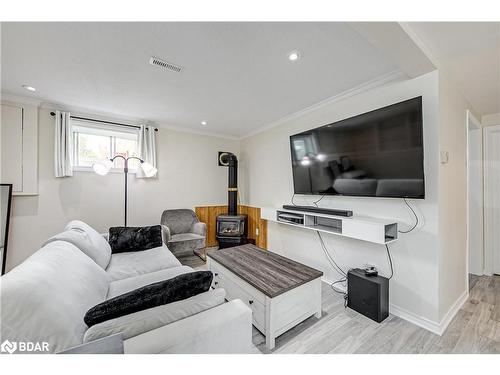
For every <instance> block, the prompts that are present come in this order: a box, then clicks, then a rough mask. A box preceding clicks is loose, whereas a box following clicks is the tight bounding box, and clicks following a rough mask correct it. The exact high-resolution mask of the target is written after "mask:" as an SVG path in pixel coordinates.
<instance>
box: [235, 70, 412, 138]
mask: <svg viewBox="0 0 500 375" xmlns="http://www.w3.org/2000/svg"><path fill="white" fill-rule="evenodd" d="M406 78H408V77H407V76H406V74H404V73H403V72H401V71H400V70H393V71H391V72H389V73H387V74H384V75H382V76H379V77H377V78H375V79H372V80H370V81H367V82H364V83H362V84H360V85H358V86H355V87H353V88H351V89H348V90H345V91H343V92H341V93H339V94H337V95H334V96H331V97H329V98H327V99H324V100H322V101H320V102H318V103H316V104H313V105H311V106H309V107H306V108H304V109H301V110H300V111H297V112H293V113H291V114H289V115H286V116H285V117H282V118H280V119H279V120H277V121H274V122H272V123H270V124H268V125H264V126H262V127H261V128H258V129H256V130H254V131H252V132H250V133H247V134H245V135H243V136H241V137H240V138H239V139H240V140H243V139H245V138H249V137H253V136H254V135H257V134H259V133H262V132H264V131H267V130H270V129H272V128H275V127H277V126H279V125H282V124H284V123H286V122H288V121H291V120H293V119H296V118H298V117H302V116H304V115H306V114H307V113H310V112H313V111H316V110H318V109H320V108H322V107H325V106H327V105H331V104H333V103H337V102H340V101H342V100H345V99H347V98H350V97H352V96H355V95H359V94H361V93H363V92H365V91H370V90H373V89H375V88H377V87H381V86H384V85H386V84H388V83H392V82H396V81H400V80H402V79H406Z"/></svg>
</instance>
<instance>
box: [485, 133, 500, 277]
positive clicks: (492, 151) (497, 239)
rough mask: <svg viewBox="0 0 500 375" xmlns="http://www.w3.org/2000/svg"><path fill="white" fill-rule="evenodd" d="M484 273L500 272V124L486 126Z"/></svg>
mask: <svg viewBox="0 0 500 375" xmlns="http://www.w3.org/2000/svg"><path fill="white" fill-rule="evenodd" d="M483 133H484V140H483V143H484V271H485V272H484V273H485V274H487V275H492V274H500V125H496V126H488V127H485V128H484V132H483Z"/></svg>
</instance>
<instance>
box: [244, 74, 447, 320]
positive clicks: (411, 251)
mask: <svg viewBox="0 0 500 375" xmlns="http://www.w3.org/2000/svg"><path fill="white" fill-rule="evenodd" d="M420 95H422V96H423V115H424V142H425V150H424V152H425V166H424V168H425V177H426V199H425V200H410V203H411V204H412V205H413V206H414V207H415V209H416V211H417V213H418V215H419V216H420V218H421V226H420V227H419V229H418V230H415V231H414V232H412V233H410V234H406V235H404V234H402V235H401V239H400V241H398V242H396V243H394V244H391V245H390V248H391V252H392V255H393V259H394V267H395V274H394V278H393V279H392V280H391V285H390V288H391V292H390V302H391V305H392V306H391V310H392V312H394V313H397V314H398V315H401V316H405V317H406V318H408V319H413V320H414V321H416V320H418V322H419V324H423V325H425V324H427V323H428V322H430V323H429V324H430V325H431V326H432V325H435V324H437V322H439V318H440V316H439V300H438V299H439V295H438V292H439V286H438V279H439V275H438V271H439V267H438V264H439V263H438V260H439V240H438V191H439V189H438V184H439V177H438V174H439V153H438V151H439V149H438V147H439V144H438V137H439V110H438V74H437V72H433V73H429V74H426V75H424V76H421V77H418V78H416V79H412V80H407V81H402V82H398V83H394V84H392V85H389V86H385V87H381V88H378V89H375V90H373V91H369V92H365V93H361V94H359V95H357V96H353V97H350V98H347V99H344V100H342V101H339V102H333V103H331V104H328V105H325V106H323V107H321V108H319V109H316V110H314V111H311V112H308V113H305V114H303V115H301V116H300V117H296V118H293V119H290V120H289V121H287V122H286V123H283V124H282V125H279V126H277V127H274V128H272V129H269V130H266V131H264V132H262V133H259V134H257V135H254V136H251V137H249V138H246V139H244V140H243V141H242V144H241V163H240V165H241V166H242V169H243V173H242V174H244V184H243V194H242V197H243V200H244V202H246V203H248V204H250V205H255V206H280V205H282V204H286V203H290V198H291V196H292V193H293V184H292V168H291V160H290V145H289V136H290V135H292V134H295V133H298V132H301V131H304V130H307V129H311V128H315V127H317V126H321V125H324V124H328V123H331V122H334V121H338V120H341V119H344V118H348V117H351V116H355V115H357V114H360V113H364V112H367V111H370V110H374V109H377V108H380V107H383V106H386V105H389V104H393V103H396V102H399V101H402V100H406V99H410V98H413V97H416V96H420ZM317 198H319V197H318V196H314V197H307V196H296V199H295V203H297V204H311V203H312V201H313V199H317ZM321 206H324V207H334V208H341V209H343V208H345V209H351V210H353V211H354V213H355V214H363V215H369V216H375V217H386V218H390V219H395V220H398V221H399V222H400V223H401V228H408V227H409V226H410V225H411V224H412V222H413V221H412V220H413V219H412V216H411V214H410V213H409V212H408V209H407V208H406V207H405V205H404V203H403V201H402V200H401V199H387V198H350V197H325V198H324V199H323V200H322V201H321ZM268 236H269V237H268V246H269V248H270V249H271V250H272V251H275V252H277V253H280V254H283V255H286V256H289V257H291V258H293V259H296V260H298V261H301V262H304V263H306V264H308V265H311V266H313V267H316V268H319V269H320V270H322V271H323V272H324V273H325V279H327V280H330V281H332V280H337V279H339V274H338V273H336V272H335V271H333V270H332V269H331V267H330V266H329V264H328V262H327V260H326V258H325V256H324V254H323V252H322V250H321V247H320V243H319V240H318V238H317V235H316V233H314V232H312V231H307V230H300V229H297V228H292V227H289V226H285V225H279V224H276V223H269V227H268ZM324 238H325V240H326V243H327V246H328V247H329V249H330V250H331V252H332V253H333V254H335V259H336V260H337V261H338V263H340V264H341V265H342V266H343V268H344V269H347V268H350V267H360V266H363V265H364V264H365V263H370V264H373V265H376V266H377V267H378V268H379V270H380V272H381V274H383V275H388V274H389V265H388V260H387V255H386V251H385V247H384V246H381V245H375V244H371V243H367V242H363V241H356V240H350V239H346V238H340V237H336V236H333V235H325V236H324ZM426 322H427V323H426Z"/></svg>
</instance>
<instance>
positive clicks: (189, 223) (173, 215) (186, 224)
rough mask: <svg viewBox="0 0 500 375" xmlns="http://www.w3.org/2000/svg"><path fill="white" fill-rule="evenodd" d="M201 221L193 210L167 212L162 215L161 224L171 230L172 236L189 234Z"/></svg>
mask: <svg viewBox="0 0 500 375" xmlns="http://www.w3.org/2000/svg"><path fill="white" fill-rule="evenodd" d="M198 221H199V220H198V218H197V217H196V214H195V213H194V211H193V210H188V209H176V210H165V211H163V213H162V215H161V222H160V223H161V224H162V225H165V226H166V227H168V229H170V234H179V233H189V232H190V231H191V228H192V227H193V225H194V224H195V223H197V222H198Z"/></svg>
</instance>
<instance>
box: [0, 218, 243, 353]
mask: <svg viewBox="0 0 500 375" xmlns="http://www.w3.org/2000/svg"><path fill="white" fill-rule="evenodd" d="M75 228H76V229H77V230H79V231H80V234H81V235H80V236H79V235H78V234H77V235H75ZM89 228H90V227H88V226H86V225H85V224H84V223H81V222H72V223H70V224H69V225H68V227H67V229H68V231H66V232H63V233H61V234H59V235H57V236H55V237H53V238H52V239H51V240H49V241H48V243H47V244H46V245H45V246H43V247H42V248H41V249H40V250H38V251H37V252H36V253H35V254H33V255H32V256H31V257H29V258H28V259H27V260H26V261H25V262H23V263H22V264H20V265H19V266H17V267H16V268H14V269H13V270H11V271H10V272H8V273H7V274H6V275H4V276H2V278H1V286H0V287H1V307H2V309H1V337H0V339H1V341H2V342H3V341H4V340H9V341H14V342H16V341H17V342H19V341H23V342H27V341H30V342H48V343H49V348H50V352H52V353H57V352H60V351H62V350H65V349H67V348H70V347H74V346H78V345H81V344H83V343H86V342H91V341H94V340H97V339H99V338H102V337H106V336H111V335H113V334H116V333H121V334H122V336H123V338H124V351H125V353H248V352H250V350H251V345H252V344H251V336H252V312H251V310H250V309H249V308H248V307H247V306H246V305H245V304H244V303H243V302H241V301H239V300H235V301H231V302H225V292H224V290H221V289H214V290H210V291H207V292H205V293H202V294H199V295H196V296H194V297H191V298H188V299H186V300H182V301H178V302H174V303H170V304H167V305H162V306H158V307H154V308H151V309H147V310H143V311H140V312H137V313H133V314H129V315H126V316H122V317H120V318H116V319H111V320H108V321H105V322H102V323H99V324H96V325H94V326H92V327H90V328H89V327H88V326H87V325H86V324H85V322H84V320H83V317H84V315H85V313H86V312H87V311H88V310H89V309H90V308H91V307H93V306H95V305H96V304H98V303H101V302H103V301H105V300H106V299H109V298H112V297H115V296H117V295H120V294H123V293H126V292H128V291H131V290H134V289H136V288H139V287H141V286H144V285H148V284H151V283H154V282H158V281H161V280H166V279H169V278H172V277H175V276H177V275H179V274H183V273H187V272H193V269H191V268H190V267H186V266H182V265H181V264H180V263H179V261H178V260H177V259H176V258H175V257H174V256H173V255H172V253H171V252H170V251H169V250H168V248H167V247H166V246H165V245H163V246H162V247H157V248H153V249H150V250H145V251H137V252H128V253H119V254H111V250H110V248H109V244H107V241H106V240H105V239H104V238H105V237H103V236H101V235H99V234H98V233H97V232H95V231H94V230H93V229H92V228H90V229H89ZM103 241H104V242H103Z"/></svg>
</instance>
